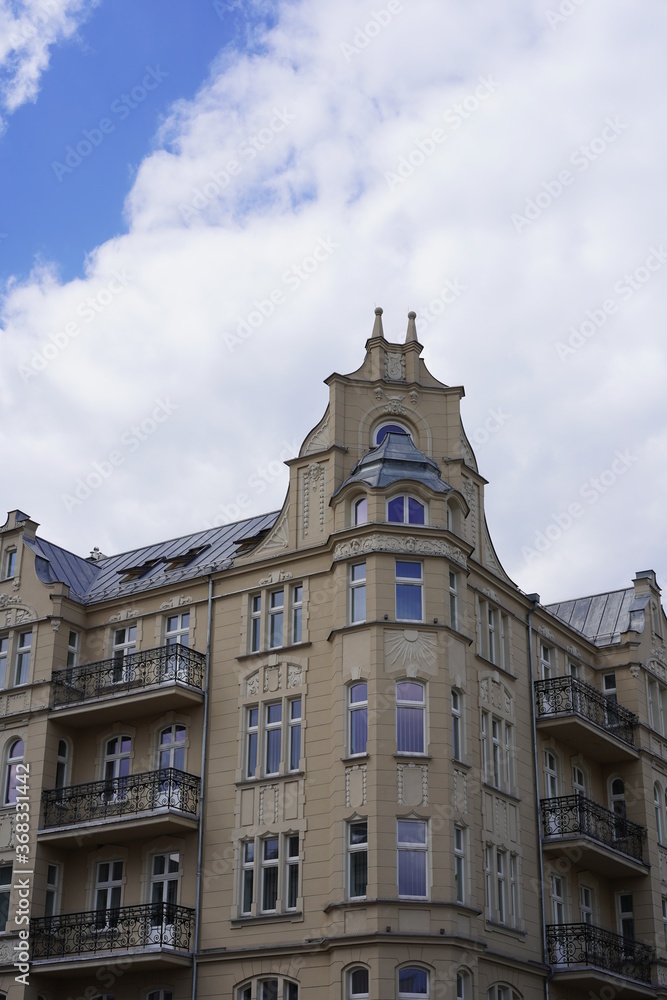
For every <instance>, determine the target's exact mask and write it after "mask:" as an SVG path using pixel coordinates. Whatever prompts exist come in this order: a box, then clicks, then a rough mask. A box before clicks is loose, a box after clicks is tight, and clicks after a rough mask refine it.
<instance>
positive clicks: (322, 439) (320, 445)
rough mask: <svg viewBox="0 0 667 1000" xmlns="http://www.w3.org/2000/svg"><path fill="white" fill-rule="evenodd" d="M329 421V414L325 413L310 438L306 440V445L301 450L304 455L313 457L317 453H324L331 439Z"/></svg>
mask: <svg viewBox="0 0 667 1000" xmlns="http://www.w3.org/2000/svg"><path fill="white" fill-rule="evenodd" d="M329 419H330V414H329V412H328V411H327V414H326V416H325V417H324V419H323V420H322V422H321V423H320V425H319V426H318V427H316V428H315V430H314V431H313V433H312V434H311V435H310V437H309V438H307V439H306V444H305V446H304V449H303V454H304V455H315V454H317V452H318V451H325V449H326V448H328V447H329V445H330V444H331V438H330V436H329Z"/></svg>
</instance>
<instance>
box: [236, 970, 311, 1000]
mask: <svg viewBox="0 0 667 1000" xmlns="http://www.w3.org/2000/svg"><path fill="white" fill-rule="evenodd" d="M235 995H236V998H237V1000H299V987H298V984H297V983H292V982H290V981H289V980H287V979H282V978H280V977H278V976H276V977H271V978H268V979H254V980H253V981H252V982H251V983H246V984H245V985H244V986H240V987H239V988H238V990H237V991H236V994H235Z"/></svg>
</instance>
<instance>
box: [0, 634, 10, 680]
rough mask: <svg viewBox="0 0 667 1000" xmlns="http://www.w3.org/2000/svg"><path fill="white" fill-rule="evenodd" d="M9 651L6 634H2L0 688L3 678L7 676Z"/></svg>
mask: <svg viewBox="0 0 667 1000" xmlns="http://www.w3.org/2000/svg"><path fill="white" fill-rule="evenodd" d="M8 652H9V638H8V636H6V635H5V636H3V637H2V638H0V688H3V687H4V686H5V678H6V676H7V654H8Z"/></svg>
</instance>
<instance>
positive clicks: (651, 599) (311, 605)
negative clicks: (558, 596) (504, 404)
mask: <svg viewBox="0 0 667 1000" xmlns="http://www.w3.org/2000/svg"><path fill="white" fill-rule="evenodd" d="M421 353H422V347H421V345H420V344H419V342H418V340H417V332H416V328H415V315H414V313H411V314H410V315H409V322H408V329H407V334H406V337H405V341H404V342H401V343H393V342H390V341H388V340H387V339H386V338H385V335H384V331H383V325H382V310H379V309H378V310H376V316H375V324H374V327H373V331H372V335H371V337H370V339H369V340H368V341H367V344H366V355H365V359H364V362H363V364H362V366H361V367H360V368H359V369H358V371H356V372H354V373H352V374H350V375H345V376H343V375H338V374H334V375H332V376H330V378H329V379H328V380H327V384H328V386H329V389H330V401H329V406H328V407H327V410H326V412H325V414H324V416H323V417H322V419H321V420H320V422H319V423H318V424H317V425H316V426H315V427H314V429H313V430H312V431H310V433H309V434H307V436H306V438H305V440H304V443H303V445H302V447H301V450H300V453H299V456H298V457H297V458H294V459H292V460H290V461H289V462H288V463H287V464H288V466H289V471H290V482H289V488H288V491H287V495H286V498H285V502H284V505H283V507H282V509H281V510H280V511H278V512H273V513H270V514H267V515H265V516H261V517H255V518H250V519H247V520H245V521H242V522H238V523H235V524H227V525H223V526H221V527H219V528H211V529H208V530H205V531H201V532H198V533H196V534H193V535H189V536H187V537H183V538H178V539H174V540H171V541H168V542H163V543H159V544H155V545H148V546H146V547H144V548H142V549H139V550H135V551H133V552H127V553H123V554H121V555H117V556H109V557H107V556H105V555H103V554H102V553H100V552H99V551H97V550H95V551H94V552H93V553H92V554H91V556H90V557H88V558H83V557H82V556H79V555H75V554H72V553H70V552H67V551H66V550H64V549H62V548H61V547H59V546H58V545H56V544H54V543H52V542H49V541H46V540H45V539H42V538H41V537H40V535H39V533H38V525H37V524H36V523H35V522H34V521H32V520H31V519H30V517H29V516H28V515H26V514H24V513H22V512H21V511H17V510H15V511H12V512H11V513H10V514H9V515H8V518H7V521H6V523H5V525H4V527H3V528H2V529H0V615H1V616H2V617H1V618H0V679H1V680H2V684H1V685H0V688H1V689H0V715H1V721H0V755H1V757H0V767H1V768H2V772H1V786H0V788H1V795H2V801H1V803H0V963H2V964H0V996H4V997H8V998H9V1000H19V998H26V1000H37V998H40V997H41V998H42V1000H78V998H86V1000H93V998H102V1000H186V998H191V997H196V998H200V1000H204V998H219V997H222V998H229V1000H308V998H311V997H312V998H318V1000H319V998H322V1000H324V998H326V1000H362V998H371V1000H408V998H411V1000H424V998H428V1000H473V998H484V1000H537V998H543V997H550V998H552V1000H564V998H566V997H567V998H568V1000H579V998H581V1000H583V998H587V1000H588V998H590V997H599V998H601V1000H613V998H632V997H667V985H665V984H667V950H666V943H667V645H666V644H665V640H666V639H667V632H666V630H667V623H666V622H665V618H664V614H663V612H662V608H661V604H660V590H659V587H658V583H657V581H656V578H655V574H654V573H653V571H643V572H639V573H637V575H636V578H635V579H634V580H633V581H632V583H631V585H630V586H629V587H628V588H627V589H626V590H622V591H616V592H612V593H609V594H602V595H595V596H594V597H587V598H579V599H577V600H572V601H570V602H567V603H564V604H559V605H556V606H549V607H545V606H542V605H541V604H540V601H539V597H538V596H537V595H535V594H532V595H526V594H524V593H522V592H521V591H520V590H519V589H518V588H517V587H516V585H515V584H514V583H513V582H512V581H511V580H510V579H509V578H508V576H507V575H506V573H505V572H504V570H503V569H502V567H501V565H500V562H499V560H498V557H497V555H496V553H495V551H494V548H493V544H492V542H491V539H490V536H489V533H488V529H487V525H486V520H485V515H484V489H485V485H486V481H485V480H484V478H483V477H482V476H481V475H480V473H479V471H478V467H477V463H476V460H475V457H474V454H473V451H472V448H471V447H470V444H469V442H468V440H467V438H466V435H465V432H464V430H463V426H462V423H461V417H460V400H461V397H462V395H463V390H462V389H461V388H460V387H450V386H446V385H444V384H443V383H441V382H439V381H438V380H437V379H436V378H434V377H433V376H432V375H431V374H430V373H429V372H428V370H427V369H426V367H425V365H424V362H423V360H422V358H421ZM573 589H575V590H576V588H573Z"/></svg>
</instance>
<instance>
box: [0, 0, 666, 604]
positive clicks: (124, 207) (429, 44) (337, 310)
mask: <svg viewBox="0 0 667 1000" xmlns="http://www.w3.org/2000/svg"><path fill="white" fill-rule="evenodd" d="M666 38H667V7H665V5H664V3H661V2H660V0H645V2H644V3H642V4H629V3H627V0H624V2H620V0H497V2H494V3H492V4H490V3H488V2H482V0H378V3H377V4H369V3H366V2H361V0H338V2H337V3H335V4H329V3H322V0H291V2H280V0H275V2H274V0H214V2H209V0H195V2H192V3H188V4H185V3H182V2H177V0H142V2H141V3H140V4H137V3H133V2H132V0H114V2H113V3H112V2H111V0H97V2H94V0H0V128H1V133H0V190H1V191H2V198H1V201H0V281H1V285H0V292H1V301H0V327H1V329H0V345H1V349H2V367H1V370H0V398H1V402H2V411H3V420H2V423H1V424H0V438H1V454H2V464H3V470H4V475H3V477H2V487H3V489H2V493H3V497H4V502H3V505H4V509H5V510H10V509H13V508H16V507H18V508H21V509H22V510H24V511H26V512H27V513H29V514H30V515H31V516H32V517H33V518H34V519H35V520H37V521H39V522H40V523H41V525H42V527H41V529H40V533H41V534H42V535H43V536H44V537H47V538H49V539H50V540H52V541H54V542H57V543H59V544H61V545H64V546H65V547H68V548H71V549H72V550H74V551H76V552H79V553H81V554H83V555H87V554H88V552H89V551H90V549H92V547H93V546H99V547H100V548H101V549H102V550H103V551H104V552H106V553H107V554H111V553H113V552H119V551H123V550H125V549H128V548H132V547H135V546H138V545H141V544H146V543H149V542H152V541H156V540H160V539H163V538H170V537H174V536H177V535H180V534H185V533H188V532H191V531H196V530H199V529H200V528H202V527H205V526H207V525H210V524H214V523H221V522H222V521H223V520H225V519H227V520H229V519H233V517H234V514H237V515H238V516H246V515H250V514H255V513H262V512H265V511H267V510H271V509H274V508H277V507H279V506H280V504H281V503H282V499H283V496H284V490H285V485H286V479H287V477H286V472H281V471H279V470H280V462H281V460H282V459H284V458H286V457H291V456H292V455H293V454H294V453H295V452H296V450H297V448H298V446H299V444H300V442H301V440H302V439H303V438H304V437H305V435H306V433H307V432H308V431H309V429H310V428H311V427H312V426H313V425H314V424H315V423H316V422H317V421H318V420H319V418H320V416H321V414H322V412H323V410H324V407H325V405H326V401H327V391H326V387H325V386H324V385H323V384H322V380H323V379H324V378H325V377H326V376H327V375H329V374H330V373H331V372H332V371H338V372H342V373H344V372H349V371H353V370H354V369H355V368H357V367H358V365H359V364H360V362H361V360H362V357H363V345H364V342H365V340H366V338H367V337H368V336H369V334H370V331H371V328H372V322H373V309H374V307H375V306H376V305H381V306H383V308H384V324H385V334H386V336H387V337H388V339H395V340H402V339H403V337H404V333H405V327H406V315H407V312H408V310H410V309H415V310H416V311H417V314H418V319H417V326H418V331H419V335H420V340H421V341H422V342H423V343H424V345H425V351H424V357H425V360H426V362H427V365H428V366H429V368H430V370H431V371H432V372H433V373H434V374H435V375H436V376H437V377H438V378H440V379H441V380H442V381H444V382H446V383H447V384H450V385H456V384H463V385H465V387H466V397H465V399H464V400H463V403H462V412H463V419H464V423H465V426H466V429H467V433H468V436H469V437H470V439H471V441H472V442H473V445H474V447H475V451H476V454H477V458H478V462H479V466H480V471H481V472H482V473H483V475H485V476H486V478H487V479H488V480H489V486H488V487H487V488H486V505H487V516H488V521H489V526H490V529H491V534H492V537H493V538H494V541H495V544H496V548H497V551H498V554H499V557H500V559H501V562H502V563H503V565H504V566H505V568H506V570H507V572H508V573H509V574H510V576H511V577H512V578H513V579H514V580H515V581H516V582H517V584H518V585H519V586H520V587H521V588H522V589H523V590H525V591H527V592H534V591H537V592H539V593H540V594H541V596H542V599H543V601H552V600H559V599H562V598H567V597H574V596H580V595H583V594H587V593H594V592H597V591H600V590H605V589H613V588H617V587H624V586H628V585H629V583H630V580H631V578H632V576H633V575H634V572H635V571H636V570H642V569H648V568H653V569H655V570H656V571H657V573H658V577H659V580H661V581H662V582H663V584H664V583H666V582H667V536H666V533H665V529H664V517H663V498H664V496H665V493H666V486H667V482H666V480H667V415H666V412H665V385H666V381H667V379H666V375H667V373H666V364H665V319H664V317H665V314H666V313H667V309H666V305H667V216H666V207H665V198H664V179H665V175H666V166H667V165H666V163H665V102H664V95H665V92H666V90H667V80H666V77H667V64H666V62H665V59H664V50H665V40H666ZM316 247H317V248H319V249H318V253H317V256H318V257H319V258H320V260H319V261H318V266H317V268H316V269H315V270H313V269H312V268H310V265H309V263H308V258H310V257H311V256H312V254H313V251H314V250H315V248H316ZM304 261H306V262H307V263H306V269H304V267H303V262H304ZM262 311H263V312H264V313H265V315H264V316H262V315H261V312H262ZM100 466H101V467H102V468H103V469H105V470H112V471H111V474H109V475H108V476H107V477H106V478H105V479H104V480H103V481H102V482H101V483H100V485H98V486H97V487H96V488H95V489H92V490H90V491H89V495H88V496H87V497H85V498H84V499H81V500H77V497H76V488H77V485H78V484H79V483H80V482H81V481H85V480H86V478H87V477H90V476H91V474H92V473H94V472H95V470H96V469H97V468H99V467H100ZM92 481H93V482H96V480H95V479H94V478H93V480H92ZM260 487H263V488H260ZM81 492H82V491H81V489H79V493H80V494H81ZM72 498H74V500H76V501H77V502H73V500H72Z"/></svg>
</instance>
